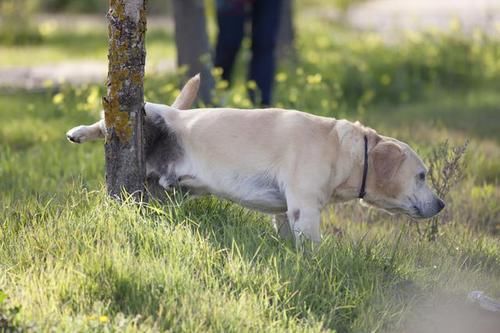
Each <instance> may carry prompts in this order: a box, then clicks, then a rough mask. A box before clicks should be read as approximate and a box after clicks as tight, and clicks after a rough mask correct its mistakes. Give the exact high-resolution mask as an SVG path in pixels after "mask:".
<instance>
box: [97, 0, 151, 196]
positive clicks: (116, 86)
mask: <svg viewBox="0 0 500 333" xmlns="http://www.w3.org/2000/svg"><path fill="white" fill-rule="evenodd" d="M146 2H147V0H110V2H109V5H110V6H109V11H108V14H107V17H108V20H109V31H108V32H109V54H108V61H109V68H108V82H107V87H108V89H107V96H106V97H104V98H103V106H104V120H105V123H106V128H107V134H106V144H105V154H106V184H107V188H108V193H109V194H110V195H111V196H113V197H120V196H121V195H122V194H124V191H125V192H127V193H128V194H131V195H132V196H133V197H134V198H135V199H137V200H141V199H143V195H144V193H145V192H144V181H145V174H146V172H145V163H144V151H143V121H144V111H143V106H144V65H145V59H146V50H145V45H144V37H145V32H146Z"/></svg>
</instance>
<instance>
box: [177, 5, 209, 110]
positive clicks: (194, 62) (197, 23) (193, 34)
mask: <svg viewBox="0 0 500 333" xmlns="http://www.w3.org/2000/svg"><path fill="white" fill-rule="evenodd" d="M173 5H174V6H173V7H174V8H173V9H174V20H175V43H176V45H177V65H178V66H179V67H180V66H187V67H188V72H187V74H188V77H192V76H194V75H195V74H197V73H200V74H201V85H200V97H201V99H202V101H203V102H204V103H205V104H211V102H212V92H213V89H214V79H213V77H212V73H211V69H212V63H213V61H212V57H211V52H210V50H211V49H210V43H209V41H208V34H207V28H206V19H205V5H204V1H203V0H173Z"/></svg>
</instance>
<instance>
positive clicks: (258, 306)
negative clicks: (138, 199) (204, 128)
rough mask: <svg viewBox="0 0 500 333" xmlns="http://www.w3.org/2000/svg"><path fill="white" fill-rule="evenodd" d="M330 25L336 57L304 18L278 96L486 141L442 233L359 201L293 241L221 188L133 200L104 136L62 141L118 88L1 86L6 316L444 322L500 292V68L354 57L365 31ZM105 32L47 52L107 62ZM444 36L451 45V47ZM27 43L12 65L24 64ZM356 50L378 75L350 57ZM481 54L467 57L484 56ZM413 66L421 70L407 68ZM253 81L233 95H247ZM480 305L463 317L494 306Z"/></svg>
mask: <svg viewBox="0 0 500 333" xmlns="http://www.w3.org/2000/svg"><path fill="white" fill-rule="evenodd" d="M328 28H329V29H332V30H328V31H334V32H335V33H337V36H338V39H337V41H336V42H335V43H337V44H329V43H330V42H328V41H327V42H325V41H321V42H319V45H324V47H325V49H324V50H323V51H322V52H323V53H324V54H325V55H328V56H324V57H322V58H320V59H319V60H320V61H319V60H318V61H316V60H315V59H316V58H315V56H314V55H312V54H313V53H311V52H317V48H316V47H314V45H312V44H311V43H313V42H314V40H315V39H314V38H308V36H313V35H311V31H310V30H307V29H305V28H304V29H305V32H304V34H303V35H302V37H301V39H300V41H299V43H300V44H299V45H301V46H302V55H303V56H301V57H300V58H299V60H298V63H297V64H294V65H293V67H291V66H290V67H288V66H289V65H284V67H282V69H280V72H282V73H284V74H286V79H284V80H283V76H281V78H280V80H279V82H278V83H277V89H276V101H277V103H279V104H281V105H283V106H285V107H290V108H299V109H301V110H304V111H308V112H312V113H316V114H321V115H329V116H336V117H347V118H349V119H351V120H355V119H361V120H363V121H364V122H365V123H367V124H368V125H370V126H372V127H374V128H376V129H377V130H378V131H379V132H380V133H382V134H388V135H392V136H395V137H398V138H401V139H403V140H406V141H408V142H410V143H411V144H412V146H413V147H415V148H416V149H417V150H418V151H419V153H421V155H422V156H424V158H428V156H429V152H430V149H431V148H432V147H433V146H435V145H436V144H437V143H438V142H441V141H443V140H446V139H448V140H450V141H451V142H452V143H453V144H460V143H463V141H464V140H465V139H466V138H469V139H471V143H470V148H469V151H468V154H467V156H466V159H467V161H468V164H469V168H468V171H467V172H466V178H465V179H464V180H463V181H462V182H461V183H460V184H459V185H458V186H457V187H455V188H454V189H453V190H452V192H451V194H450V196H449V197H448V198H447V209H446V211H445V214H443V218H442V221H443V223H444V224H443V225H441V228H440V235H439V237H438V240H437V241H436V242H428V241H426V240H422V239H420V237H419V235H418V232H417V229H416V227H415V226H414V225H410V224H409V223H408V221H407V220H406V219H405V218H402V217H400V216H388V215H386V214H384V213H380V212H377V211H374V210H371V209H367V208H363V207H361V206H360V205H358V204H357V203H353V204H349V205H335V206H333V207H332V209H331V210H329V211H327V212H325V214H324V216H323V217H324V218H323V225H322V230H323V234H324V240H323V242H322V243H321V245H320V246H319V247H317V248H306V249H305V250H304V251H297V250H296V249H295V248H294V247H293V245H292V244H290V243H288V242H286V241H283V240H280V239H278V238H277V237H276V236H275V234H274V232H273V230H272V228H271V226H270V223H269V217H267V216H265V215H261V214H257V213H252V212H250V211H248V210H245V209H242V208H240V207H238V206H237V205H234V204H231V203H228V202H224V201H219V200H217V199H214V198H203V199H196V200H183V199H182V198H180V197H179V196H174V197H173V198H172V200H171V201H170V202H168V203H164V204H160V203H156V202H153V203H151V204H149V205H145V206H142V207H139V206H137V205H134V204H132V203H130V202H124V203H121V204H120V203H117V202H115V201H113V200H111V199H109V198H108V197H107V196H106V194H105V188H104V177H103V169H104V158H103V154H104V152H103V147H102V144H101V143H89V144H85V145H78V146H76V145H71V144H69V143H68V142H67V141H66V139H65V136H64V133H65V132H66V130H68V129H69V128H71V127H73V126H75V125H77V124H81V123H90V122H92V121H94V120H95V119H97V118H98V117H99V109H100V105H99V100H100V98H99V97H100V96H101V95H102V93H103V87H98V86H88V87H80V88H72V87H62V88H61V89H60V90H59V91H47V92H44V93H26V92H17V93H14V94H9V95H5V94H4V95H2V94H0V106H1V107H0V118H1V119H2V122H0V207H1V210H0V290H2V291H3V292H4V293H5V294H6V295H7V296H8V297H7V298H6V299H3V297H2V295H3V294H2V293H0V318H2V316H3V318H7V322H8V323H9V325H12V326H15V327H18V328H22V329H27V330H32V331H67V332H75V331H80V332H94V331H102V332H107V331H130V332H132V331H133V332H136V331H163V330H172V331H186V332H192V331H218V332H222V331H224V332H226V331H234V332H236V331H237V332H254V331H271V332H272V331H276V332H289V331H291V332H293V331H297V332H304V331H308V332H316V331H318V332H319V331H336V332H401V331H403V330H404V329H407V330H411V331H415V332H428V331H429V329H427V327H426V326H425V325H426V324H425V323H426V322H428V321H429V320H431V321H432V319H433V318H434V317H433V315H434V313H435V312H436V311H437V310H435V309H440V308H441V307H443V306H448V307H450V308H449V309H450V311H452V312H453V311H455V310H456V311H459V310H460V309H462V308H463V307H464V306H467V305H466V304H465V299H466V295H467V293H468V292H469V291H471V290H484V291H486V293H487V294H489V295H492V296H495V297H500V281H499V279H498V276H499V275H500V243H499V242H498V235H499V233H500V207H499V205H498V202H499V201H500V188H499V186H498V175H499V173H500V137H499V135H500V134H499V133H500V132H499V131H498V123H499V120H500V119H499V114H500V113H499V112H498V105H500V97H498V95H497V94H496V85H495V82H497V80H498V78H499V77H498V72H496V69H495V71H494V72H493V74H494V75H493V74H492V76H490V77H484V76H482V74H480V71H479V70H477V68H476V67H474V69H460V72H461V73H462V74H461V75H463V76H462V77H463V80H461V81H460V84H453V82H452V78H453V77H455V76H454V75H455V74H456V73H455V71H453V70H452V68H451V67H450V68H448V67H446V66H447V65H446V64H445V62H444V61H443V62H438V64H437V65H436V64H435V66H434V65H433V66H431V67H429V66H427V65H426V64H424V63H422V62H419V61H418V60H419V58H420V56H419V55H416V56H413V53H412V52H407V56H405V57H403V58H402V59H399V60H398V62H393V61H392V60H391V59H394V57H395V56H396V55H395V54H396V51H395V49H396V48H397V47H398V46H395V45H392V46H391V45H385V46H383V45H379V46H377V49H376V50H375V51H374V50H373V49H372V48H371V46H370V47H367V48H361V49H357V51H356V55H355V56H353V55H352V53H351V51H352V50H349V49H347V48H344V46H345V45H346V44H349V41H352V43H353V44H356V43H358V42H359V38H361V39H362V38H366V36H364V35H361V36H359V35H357V34H356V33H353V32H350V31H343V30H342V29H339V28H337V27H330V26H328ZM325 35H326V34H325ZM95 36H99V35H98V34H95ZM101 37H103V39H105V38H104V36H101ZM101 37H95V39H93V41H92V38H90V40H87V36H85V35H78V34H77V35H76V37H75V36H73V38H74V40H73V41H71V42H70V41H65V40H64V38H66V37H64V38H63V37H61V38H62V39H61V40H60V41H56V39H54V40H52V42H51V44H49V45H45V46H44V45H42V46H40V47H37V48H34V49H33V50H43V49H44V48H47V49H50V52H52V53H49V54H48V55H47V59H48V60H51V59H53V60H56V58H57V57H60V58H61V59H62V58H64V57H65V56H68V57H72V56H73V55H70V54H69V53H70V52H74V56H79V54H83V53H79V52H78V51H77V50H78V49H79V48H80V47H81V46H80V43H81V45H86V46H85V48H87V47H91V44H92V43H94V44H95V45H96V47H97V49H94V50H93V51H89V52H90V53H89V54H90V55H89V56H91V57H94V56H95V57H100V55H99V54H105V47H106V46H105V45H104V46H102V45H100V42H99V41H98V40H100V39H101ZM54 38H55V37H54ZM152 38H153V39H154V38H156V37H154V34H153V36H152ZM162 38H163V37H161V38H159V37H158V41H157V43H158V44H157V45H160V39H162ZM78 41H79V42H78ZM66 42H67V43H68V50H62V49H63V48H64V46H65V45H66ZM316 42H317V41H316ZM316 42H314V43H316ZM86 43H89V44H86ZM325 43H326V44H325ZM440 43H443V44H442V45H441V44H439V48H438V49H439V50H445V49H446V48H445V46H446V45H445V44H446V43H448V44H449V43H452V42H450V41H449V39H448V37H446V38H443V40H442V41H441V42H440ZM466 43H468V42H466ZM57 45H58V46H57ZM328 45H330V46H328ZM361 45H364V44H363V43H361ZM404 45H406V44H404ZM453 45H455V44H452V46H450V47H453ZM466 45H468V44H466ZM167 46H168V45H167ZM168 47H170V48H171V47H172V46H171V45H170V46H168ZM330 47H331V48H330ZM408 47H409V46H408ZM415 47H416V48H420V47H421V45H417V46H415ZM482 47H484V50H486V51H485V52H486V53H487V52H492V51H491V50H493V49H495V48H496V47H497V46H496V44H495V43H494V42H493V41H488V42H487V45H483V46H482ZM71 49H73V51H70V50H71ZM12 52H15V51H14V49H13V51H12ZM65 52H66V53H65ZM93 52H95V53H93ZM372 52H374V53H372ZM443 52H444V51H443ZM334 53H337V56H336V57H335V56H332V54H334ZM14 54H15V53H11V54H10V55H9V56H8V57H9V59H10V60H9V61H11V62H14V61H19V62H20V63H21V62H22V61H24V60H22V59H17V60H15V59H12V58H10V57H13V56H14ZM0 57H6V56H5V55H4V54H3V53H2V52H0ZM243 57H245V53H243ZM339 57H340V58H339ZM443 57H444V56H443ZM460 57H461V56H460ZM57 59H59V58H57ZM339 59H340V60H339ZM345 59H350V60H349V61H354V60H356V59H357V60H358V61H362V63H364V64H365V65H364V66H361V67H363V68H365V71H359V72H358V71H352V72H350V71H347V69H346V68H347V67H349V66H345V67H346V68H344V69H342V68H341V67H342V66H341V64H342V63H343V62H344V61H345V62H348V60H345ZM388 59H389V60H388ZM443 59H446V57H445V58H443ZM453 59H454V60H456V61H457V62H459V63H460V61H462V60H463V59H462V60H460V59H458V60H457V59H455V58H453ZM482 59H483V58H482V57H476V56H471V58H470V59H469V60H467V61H470V62H472V63H473V64H474V65H477V66H478V67H479V68H480V67H481V66H483V65H484V63H483V60H482ZM311 60H313V61H311ZM424 60H425V59H424ZM26 61H31V60H29V59H28V60H26ZM339 61H340V64H339V63H338V62H339ZM467 63H468V62H465V63H464V62H462V63H460V64H461V65H460V66H465V65H466V64H467ZM299 68H300V69H301V70H299ZM415 68H419V71H420V72H419V73H420V74H419V78H420V79H419V80H417V81H415V77H413V76H411V75H409V74H408V73H410V72H412V70H413V69H415ZM443 68H446V70H443ZM344 70H345V71H344ZM301 71H302V72H301ZM433 72H436V73H440V75H441V76H439V79H438V77H434V76H433V75H430V74H429V73H433ZM317 73H320V74H321V77H320V78H318V76H317ZM349 73H350V74H349ZM383 73H390V76H391V77H395V76H393V75H396V74H397V75H403V74H404V75H407V74H408V75H409V76H407V78H408V80H402V81H400V84H398V85H394V86H392V85H391V84H389V85H387V84H385V83H387V81H386V80H385V79H384V80H383V81H384V82H385V83H384V84H382V83H381V82H380V77H381V76H383ZM398 73H399V74H398ZM402 73H403V74H402ZM405 73H406V74H405ZM351 74H352V75H354V76H350V75H351ZM428 74H429V75H428ZM490 74H491V73H490ZM404 75H403V76H404ZM478 75H479V76H478ZM374 78H376V79H374ZM478 81H479V83H480V84H476V83H477V82H478ZM237 82H239V83H237V84H236V86H235V87H234V89H233V90H232V91H230V92H223V91H218V94H219V96H220V95H226V103H228V104H232V105H237V106H245V105H247V104H248V101H247V100H246V96H245V93H244V89H245V88H244V86H243V85H242V84H241V78H240V79H238V80H237ZM356 82H358V84H356ZM359 82H362V84H359ZM391 82H393V81H391ZM416 82H417V83H416ZM178 83H179V81H178V78H177V77H175V76H173V75H172V76H169V77H149V78H147V80H146V96H147V97H148V99H149V100H152V101H158V102H164V103H168V102H171V101H172V100H173V98H174V96H175V94H176V91H175V88H176V87H177V86H178ZM370 91H371V92H370ZM405 92H406V94H405ZM373 94H374V95H373ZM401 94H403V95H401ZM368 95H370V96H371V97H370V96H368ZM294 96H295V97H294ZM367 96H368V97H367ZM401 96H403V97H404V98H400V97H401ZM339 230H340V232H339ZM16 307H19V308H18V310H16V309H17V308H16ZM467 309H468V310H467V311H466V312H465V313H463V314H461V315H460V317H458V318H456V323H458V324H459V325H461V324H462V325H466V324H467V323H470V322H473V321H474V320H477V319H478V318H483V317H481V314H477V310H476V309H474V308H473V307H470V308H467ZM478 316H479V317H478ZM492 318H493V317H491V318H490V319H488V320H493V323H494V324H495V325H499V323H498V321H495V320H496V319H492ZM434 319H435V318H434ZM484 320H486V319H484ZM438 321H439V320H438ZM440 322H441V323H442V322H443V320H441V321H440ZM416 323H420V325H417V324H416ZM446 324H447V322H446V323H445V324H443V325H446ZM0 325H6V324H4V321H2V320H0ZM450 327H451V326H450ZM464 327H465V326H464ZM496 327H498V326H496ZM1 328H2V326H0V330H1ZM477 331H478V332H481V331H480V330H479V329H477Z"/></svg>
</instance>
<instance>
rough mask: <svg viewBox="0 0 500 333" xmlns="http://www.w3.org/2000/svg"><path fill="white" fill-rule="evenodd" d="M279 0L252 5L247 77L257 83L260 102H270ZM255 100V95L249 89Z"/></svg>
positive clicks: (260, 0) (269, 0) (257, 1)
mask: <svg viewBox="0 0 500 333" xmlns="http://www.w3.org/2000/svg"><path fill="white" fill-rule="evenodd" d="M281 2H282V1H281V0H255V1H254V3H253V4H254V5H253V7H252V60H251V62H250V74H249V79H250V80H254V81H255V82H256V83H257V87H258V88H259V90H260V94H261V96H260V97H261V101H260V102H261V104H262V105H264V106H269V105H270V104H271V94H272V87H273V80H274V71H275V67H276V63H275V49H276V43H277V39H278V28H279V19H280V12H281ZM250 97H251V98H252V100H254V102H255V95H254V93H253V92H252V91H250Z"/></svg>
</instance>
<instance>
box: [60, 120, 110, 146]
mask: <svg viewBox="0 0 500 333" xmlns="http://www.w3.org/2000/svg"><path fill="white" fill-rule="evenodd" d="M105 133H106V125H105V124H104V120H102V119H101V120H99V121H98V122H96V123H94V124H92V125H88V126H86V125H82V126H77V127H74V128H72V129H70V130H69V131H68V132H67V133H66V137H67V138H68V140H69V141H71V142H73V143H84V142H87V141H93V140H98V139H102V138H104V136H105Z"/></svg>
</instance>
